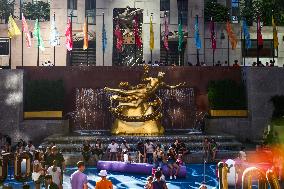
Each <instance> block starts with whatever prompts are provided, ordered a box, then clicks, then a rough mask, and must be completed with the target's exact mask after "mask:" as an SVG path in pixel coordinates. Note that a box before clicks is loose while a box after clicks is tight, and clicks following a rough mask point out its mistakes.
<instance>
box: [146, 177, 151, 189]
mask: <svg viewBox="0 0 284 189" xmlns="http://www.w3.org/2000/svg"><path fill="white" fill-rule="evenodd" d="M152 183H153V177H152V176H149V177H148V178H147V182H146V184H145V186H144V188H145V189H150V188H151V187H152Z"/></svg>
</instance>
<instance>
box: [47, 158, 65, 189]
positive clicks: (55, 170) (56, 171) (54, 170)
mask: <svg viewBox="0 0 284 189" xmlns="http://www.w3.org/2000/svg"><path fill="white" fill-rule="evenodd" d="M47 174H49V175H51V176H52V181H53V182H54V183H55V184H56V185H57V186H58V188H62V183H61V180H62V179H61V169H60V167H57V162H56V160H54V161H53V165H52V166H51V167H49V168H48V169H47Z"/></svg>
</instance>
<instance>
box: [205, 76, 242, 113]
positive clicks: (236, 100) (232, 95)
mask: <svg viewBox="0 0 284 189" xmlns="http://www.w3.org/2000/svg"><path fill="white" fill-rule="evenodd" d="M208 99H209V105H210V108H211V109H215V110H243V109H247V100H246V89H245V86H244V84H243V83H241V84H238V83H237V82H235V81H232V80H219V81H211V82H210V83H209V86H208Z"/></svg>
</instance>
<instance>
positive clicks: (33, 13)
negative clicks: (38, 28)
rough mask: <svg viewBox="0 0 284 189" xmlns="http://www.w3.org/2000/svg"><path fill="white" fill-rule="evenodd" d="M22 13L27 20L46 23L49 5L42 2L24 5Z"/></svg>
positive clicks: (48, 15)
mask: <svg viewBox="0 0 284 189" xmlns="http://www.w3.org/2000/svg"><path fill="white" fill-rule="evenodd" d="M23 12H24V14H25V17H26V18H27V19H29V20H36V19H39V20H41V21H48V20H49V19H50V4H49V3H46V2H43V1H37V2H34V3H31V2H28V3H24V6H23Z"/></svg>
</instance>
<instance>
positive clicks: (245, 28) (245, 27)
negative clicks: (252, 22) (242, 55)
mask: <svg viewBox="0 0 284 189" xmlns="http://www.w3.org/2000/svg"><path fill="white" fill-rule="evenodd" d="M243 32H244V37H245V44H246V48H247V49H248V48H251V40H250V33H249V28H248V25H247V21H246V20H245V19H243Z"/></svg>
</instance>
